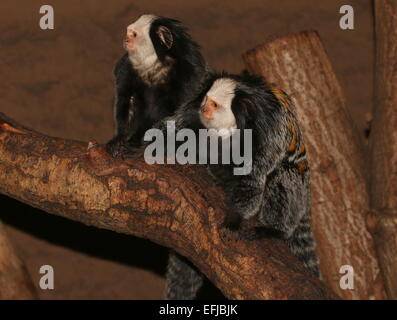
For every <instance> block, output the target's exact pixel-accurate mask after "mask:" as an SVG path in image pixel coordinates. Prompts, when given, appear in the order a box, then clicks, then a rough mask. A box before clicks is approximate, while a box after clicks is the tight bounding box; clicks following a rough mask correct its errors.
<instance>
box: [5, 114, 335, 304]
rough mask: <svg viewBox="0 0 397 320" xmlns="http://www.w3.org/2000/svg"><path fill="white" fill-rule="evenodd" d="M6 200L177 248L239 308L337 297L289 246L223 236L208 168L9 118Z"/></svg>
mask: <svg viewBox="0 0 397 320" xmlns="http://www.w3.org/2000/svg"><path fill="white" fill-rule="evenodd" d="M0 192H1V193H3V194H6V195H8V196H10V197H13V198H15V199H18V200H20V201H22V202H25V203H27V204H29V205H32V206H35V207H38V208H40V209H42V210H44V211H46V212H49V213H54V214H58V215H61V216H63V217H65V218H68V219H72V220H76V221H80V222H83V223H85V224H88V225H93V226H96V227H100V228H105V229H109V230H114V231H117V232H121V233H126V234H131V235H135V236H138V237H143V238H147V239H150V240H152V241H154V242H156V243H159V244H161V245H164V246H167V247H170V248H173V249H175V250H176V251H177V252H179V253H180V254H182V255H184V256H186V257H187V258H189V259H190V260H191V261H192V262H193V263H194V264H195V265H196V266H197V267H198V268H199V269H200V270H201V271H203V272H204V273H205V274H206V276H207V277H208V278H209V279H210V280H211V281H212V282H213V283H214V284H215V285H216V286H217V287H218V288H220V289H221V290H222V292H223V293H224V294H225V295H226V296H227V297H228V298H231V299H332V298H335V297H336V296H335V295H334V294H333V293H332V292H331V291H330V290H329V289H328V288H326V287H325V286H324V285H323V284H322V283H321V282H320V281H319V280H317V279H315V278H313V277H311V276H310V275H309V274H308V273H307V271H306V270H305V268H304V267H303V266H301V264H300V263H299V262H298V261H297V260H296V258H295V257H293V256H292V255H291V254H290V253H289V251H288V249H287V247H286V246H285V245H284V244H283V243H281V242H279V241H276V240H270V239H265V240H260V241H258V240H256V241H252V240H247V239H241V236H240V235H239V234H237V233H236V232H231V231H229V230H228V229H226V228H224V227H222V223H223V220H224V213H225V212H227V208H226V206H225V202H224V195H223V192H222V191H221V190H220V189H219V188H218V187H216V186H215V184H214V183H213V181H212V180H211V178H210V177H209V176H208V175H207V174H206V171H205V170H204V169H202V168H199V167H196V168H192V167H187V166H175V165H174V166H171V165H170V166H165V165H157V166H154V165H148V164H146V163H145V162H144V160H143V159H142V158H141V157H136V158H134V159H130V160H128V161H124V162H122V161H118V160H115V159H113V158H112V157H110V156H109V155H108V154H107V153H106V152H105V151H104V149H103V148H102V147H101V146H99V145H96V144H90V146H89V151H88V152H87V145H86V144H84V143H82V142H78V141H71V140H63V139H58V138H52V137H48V136H45V135H41V134H39V133H34V132H29V130H27V129H25V128H22V127H20V126H18V125H16V124H15V123H14V124H13V123H12V121H10V120H9V119H6V118H5V116H3V115H1V114H0ZM148 254H150V252H148Z"/></svg>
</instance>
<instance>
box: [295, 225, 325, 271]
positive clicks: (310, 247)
mask: <svg viewBox="0 0 397 320" xmlns="http://www.w3.org/2000/svg"><path fill="white" fill-rule="evenodd" d="M287 244H288V247H289V248H290V250H291V251H292V253H293V254H294V255H295V256H296V257H297V258H298V259H299V260H300V261H301V262H302V263H303V264H304V265H305V266H306V267H307V268H308V269H309V270H310V271H311V272H313V273H314V274H315V275H316V277H318V278H320V271H319V269H318V262H319V259H318V257H317V255H316V253H315V251H314V248H315V245H316V244H315V241H314V238H313V233H312V230H311V228H310V220H309V219H308V218H303V219H302V220H301V222H300V224H299V225H298V227H297V228H296V229H295V231H294V232H293V234H292V236H291V237H290V238H289V239H288V240H287Z"/></svg>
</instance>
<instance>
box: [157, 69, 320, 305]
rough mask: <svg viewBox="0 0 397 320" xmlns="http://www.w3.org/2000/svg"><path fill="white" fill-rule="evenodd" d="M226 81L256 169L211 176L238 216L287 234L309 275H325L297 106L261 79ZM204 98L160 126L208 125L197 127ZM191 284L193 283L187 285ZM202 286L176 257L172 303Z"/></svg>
mask: <svg viewBox="0 0 397 320" xmlns="http://www.w3.org/2000/svg"><path fill="white" fill-rule="evenodd" d="M219 77H225V75H221V76H219V75H218V76H217V75H215V76H214V78H213V79H212V80H209V81H210V82H211V81H212V82H211V83H213V82H214V81H215V80H216V79H217V78H218V79H219ZM226 77H230V78H232V79H233V80H234V81H236V84H237V85H236V91H235V94H236V95H235V98H234V101H233V103H234V104H235V108H234V110H233V112H234V113H235V117H236V119H237V124H238V128H239V129H244V128H250V129H252V130H253V135H254V141H253V143H254V146H255V153H254V154H253V166H252V171H251V173H250V174H249V175H246V176H234V175H233V173H232V172H233V171H232V167H231V166H228V165H211V166H210V170H211V173H212V175H213V176H214V177H216V179H217V181H218V183H220V184H221V185H222V186H223V189H224V190H225V192H226V194H227V195H228V197H229V201H230V208H231V209H232V210H234V211H235V212H234V213H235V214H236V215H237V216H240V217H242V218H243V219H249V218H254V219H257V220H259V221H260V222H261V224H262V225H263V226H264V227H265V228H270V229H273V230H275V231H278V232H279V233H281V234H282V238H283V240H284V241H285V242H286V244H287V245H288V247H289V248H290V250H291V252H292V253H293V254H294V255H295V256H296V257H297V258H298V259H299V260H300V261H301V262H302V263H303V264H304V265H305V266H306V267H307V268H308V270H310V271H311V272H312V273H313V274H314V275H315V276H319V270H318V258H317V256H316V254H315V251H314V248H315V242H314V239H313V234H312V230H311V227H310V172H309V166H308V159H307V153H306V148H305V145H304V142H303V137H302V133H301V129H300V127H299V124H298V121H297V119H296V117H295V116H294V114H293V113H292V112H291V101H290V99H289V97H288V96H287V95H286V94H285V93H284V92H282V91H281V90H279V89H272V88H271V87H270V86H269V85H268V84H267V83H264V82H263V80H260V79H258V78H255V77H250V76H232V75H226ZM214 79H215V80H214ZM207 91H208V88H207ZM207 91H205V92H207ZM205 92H204V94H203V95H205ZM203 95H202V96H201V97H198V99H197V101H193V102H191V103H188V104H186V105H184V106H181V107H180V108H179V109H178V110H177V112H176V114H175V115H174V116H172V117H169V118H167V119H164V122H163V123H160V124H159V125H158V127H159V128H162V129H164V128H165V125H164V123H165V122H166V121H167V120H174V121H175V122H176V128H177V129H181V128H193V129H194V128H199V127H200V125H201V126H202V124H197V118H198V111H199V103H200V102H201V101H202V99H203ZM244 110H245V111H246V113H244ZM242 113H244V114H243V115H242ZM239 119H240V120H239ZM258 236H260V234H259V233H258ZM183 268H185V270H184V271H183V272H182V269H183ZM190 276H191V278H190ZM189 279H191V281H190V282H189V281H186V280H189ZM199 283H200V281H198V276H197V271H196V270H195V269H194V268H193V267H191V266H190V265H186V264H185V265H184V264H183V263H182V262H180V261H178V259H176V258H175V257H172V256H171V257H170V263H169V268H168V272H167V288H168V289H167V297H168V298H169V299H173V298H174V297H177V298H181V297H189V298H193V297H194V294H193V293H192V288H196V289H197V290H198V287H199Z"/></svg>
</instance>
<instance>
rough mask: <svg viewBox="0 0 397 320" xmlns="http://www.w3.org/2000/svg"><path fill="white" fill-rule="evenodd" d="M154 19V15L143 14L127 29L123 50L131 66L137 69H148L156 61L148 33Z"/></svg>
mask: <svg viewBox="0 0 397 320" xmlns="http://www.w3.org/2000/svg"><path fill="white" fill-rule="evenodd" d="M156 18H157V17H156V16H155V15H152V14H144V15H142V16H141V17H140V18H139V19H138V20H137V21H135V22H134V23H132V24H130V25H129V26H128V27H127V34H126V36H125V39H124V48H125V49H126V50H127V52H128V55H129V57H130V60H131V62H132V64H133V65H134V66H135V67H137V68H148V67H150V66H152V65H153V64H154V63H155V62H156V61H157V60H158V58H157V54H156V50H155V49H154V46H153V43H152V40H151V39H150V33H149V32H150V27H151V25H152V22H153V21H154V20H155V19H156Z"/></svg>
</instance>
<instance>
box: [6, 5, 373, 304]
mask: <svg viewBox="0 0 397 320" xmlns="http://www.w3.org/2000/svg"><path fill="white" fill-rule="evenodd" d="M43 4H52V5H53V7H54V10H55V30H51V31H43V30H41V29H40V28H39V25H38V21H39V18H40V15H39V8H40V6H41V5H43ZM343 4H351V5H352V6H353V7H354V9H355V30H354V31H343V30H341V29H340V28H339V17H340V14H339V8H340V7H341V6H342V5H343ZM0 12H1V14H2V18H1V20H0V72H1V79H2V81H1V85H0V111H1V112H4V113H6V114H7V115H8V116H10V117H12V118H14V119H15V120H17V121H19V122H20V123H22V124H25V125H27V126H30V127H32V128H34V129H36V130H39V131H41V132H45V133H48V134H50V135H55V136H60V137H64V138H72V139H79V140H89V139H96V140H97V141H99V142H105V141H106V140H108V139H109V138H111V135H112V100H113V97H112V95H113V87H112V76H111V70H112V67H113V64H114V62H115V61H116V59H117V58H118V57H119V56H120V55H121V54H122V53H123V50H122V46H121V39H122V36H123V33H124V30H125V27H126V26H127V25H128V24H130V23H131V22H132V21H133V20H135V19H136V18H137V17H138V16H139V15H140V14H142V13H155V14H158V15H164V16H170V17H174V18H177V19H180V20H181V21H182V22H183V23H184V24H185V25H186V26H188V27H189V28H190V31H191V35H192V36H193V38H195V39H196V40H197V41H198V42H199V43H200V44H201V46H202V49H203V53H204V56H205V57H206V59H207V60H208V62H209V63H210V65H211V66H212V67H213V68H214V69H216V70H223V69H224V70H227V71H230V72H240V71H241V70H242V69H243V68H244V67H243V63H242V60H241V54H242V53H243V52H244V51H246V50H248V49H250V48H252V47H254V46H256V45H258V44H260V43H262V42H263V41H265V40H266V39H268V38H269V37H270V36H277V35H283V34H286V33H289V32H299V31H302V30H305V29H315V30H318V31H319V33H320V35H321V37H322V39H323V41H324V43H325V46H326V48H327V51H328V53H329V56H330V58H331V61H332V62H333V65H334V67H335V70H336V73H337V75H338V77H339V80H340V81H341V83H342V85H343V87H344V90H345V93H346V98H347V105H348V108H349V109H350V111H351V114H352V115H353V120H354V123H353V125H356V126H357V127H358V129H359V130H360V132H361V133H363V131H364V128H365V125H366V124H365V122H366V121H365V114H366V113H368V112H370V110H371V108H372V81H373V52H374V48H373V12H372V1H370V0H355V1H339V0H328V1H314V0H277V1H270V0H244V1H241V0H228V1H210V0H200V1H191V2H188V1H184V0H176V1H160V0H155V1H153V0H148V1H139V2H138V1H131V0H130V1H127V0H118V1H106V2H105V1H101V2H98V1H94V0H85V1H77V0H69V1H62V2H60V1H45V3H44V2H43V1H37V0H30V1H24V2H23V4H22V3H21V2H19V1H11V0H2V1H1V2H0ZM286 76H288V75H286ZM0 206H1V214H0V218H2V219H4V221H5V222H6V223H7V224H8V225H9V230H10V233H11V236H12V238H13V240H14V243H15V244H16V246H17V248H18V251H19V252H20V254H21V256H22V257H23V258H24V260H25V262H26V264H27V266H28V268H29V271H30V273H31V274H32V277H33V278H34V279H35V281H36V283H38V279H39V278H40V275H39V273H38V269H39V267H40V266H41V265H43V264H50V265H52V266H53V267H54V268H55V290H54V291H41V290H39V291H40V295H41V297H42V298H50V299H62V298H66V299H83V298H85V299H91V298H92V299H97V298H103V299H112V298H115V299H134V298H141V299H150V298H161V297H162V290H163V285H164V281H163V279H162V276H161V275H162V273H163V272H164V267H165V261H166V250H165V249H163V248H160V247H158V246H156V245H154V244H151V243H149V242H148V241H144V240H140V239H135V238H132V237H126V236H123V235H117V234H113V233H111V232H107V231H102V230H96V229H93V228H88V227H85V226H81V225H78V224H76V223H73V222H69V221H66V220H64V219H61V218H57V217H50V216H48V215H45V214H43V213H41V212H40V211H38V210H34V209H31V208H29V207H27V206H25V205H22V204H19V203H17V202H15V201H13V200H11V199H8V198H6V197H3V196H1V197H0Z"/></svg>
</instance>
